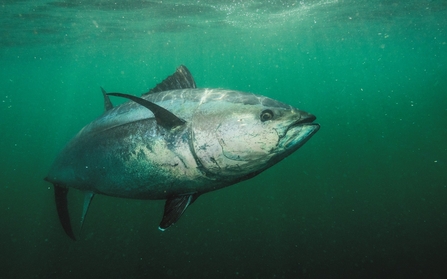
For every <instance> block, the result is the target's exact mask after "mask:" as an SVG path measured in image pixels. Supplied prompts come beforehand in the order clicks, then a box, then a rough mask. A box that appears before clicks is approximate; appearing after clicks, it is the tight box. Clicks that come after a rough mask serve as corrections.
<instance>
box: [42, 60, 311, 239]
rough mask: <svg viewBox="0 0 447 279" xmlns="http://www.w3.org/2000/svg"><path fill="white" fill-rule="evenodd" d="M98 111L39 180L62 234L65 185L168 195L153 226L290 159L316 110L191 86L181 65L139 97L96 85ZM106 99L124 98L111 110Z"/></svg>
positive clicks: (89, 193) (135, 195)
mask: <svg viewBox="0 0 447 279" xmlns="http://www.w3.org/2000/svg"><path fill="white" fill-rule="evenodd" d="M101 90H102V93H103V96H104V107H105V112H104V113H103V114H102V115H101V116H100V117H99V118H97V119H96V120H94V121H93V122H91V123H90V124H88V125H87V126H85V127H84V128H83V129H82V130H81V131H80V132H79V133H78V134H77V135H76V136H75V137H74V138H73V139H72V140H71V141H70V142H69V143H68V144H67V145H66V146H65V148H64V149H63V150H62V151H61V152H60V154H59V155H58V156H57V158H56V159H55V161H54V163H53V165H52V167H51V169H50V171H49V173H48V175H47V176H46V177H45V180H46V181H48V182H50V183H52V184H53V185H54V194H55V201H56V208H57V212H58V216H59V220H60V222H61V224H62V227H63V229H64V230H65V232H66V234H67V235H68V236H69V237H71V238H72V239H75V235H74V233H73V229H72V226H71V222H70V215H69V212H68V201H67V194H68V190H69V189H70V188H75V189H78V190H80V191H82V192H84V194H85V199H84V207H83V213H82V216H81V227H82V224H83V222H84V219H85V216H86V214H87V210H88V207H89V205H90V202H91V200H92V198H93V196H94V195H96V194H103V195H108V196H113V197H122V198H131V199H148V200H158V199H163V200H166V203H165V208H164V214H163V218H162V220H161V223H160V226H159V229H160V230H165V229H166V228H168V227H169V226H171V225H172V224H174V223H175V222H177V221H178V219H179V218H180V216H181V215H182V214H183V213H184V212H185V210H186V208H187V207H188V206H189V205H191V204H192V203H193V202H194V201H195V200H196V199H197V198H198V197H199V196H200V195H202V194H204V193H207V192H210V191H214V190H218V189H221V188H223V187H226V186H230V185H233V184H235V183H238V182H240V181H243V180H246V179H249V178H252V177H254V176H256V175H258V174H259V173H261V172H263V171H264V170H266V169H268V168H270V167H271V166H273V165H274V164H276V163H278V162H279V161H281V160H282V159H284V158H285V157H287V156H289V155H290V154H292V153H293V152H295V151H296V150H297V149H298V148H300V147H301V146H302V145H303V144H304V143H305V142H307V140H309V139H310V138H311V137H312V136H313V135H314V134H315V133H316V132H317V131H318V130H319V128H320V126H319V125H318V124H317V123H314V122H313V121H314V120H315V116H314V115H312V114H309V113H307V112H304V111H302V110H298V109H296V108H294V107H292V106H290V105H287V104H284V103H281V102H279V101H276V100H274V99H270V98H268V97H264V96H260V95H255V94H252V93H245V92H239V91H233V90H223V89H208V88H203V89H199V88H196V83H195V81H194V79H193V77H192V75H191V74H190V72H189V71H188V69H187V68H186V67H185V66H180V67H178V68H177V71H176V72H175V73H174V74H173V75H171V76H169V77H168V78H166V79H165V80H164V81H163V82H161V83H160V84H158V85H157V86H156V87H155V88H154V89H152V90H150V91H149V92H147V93H145V94H143V95H142V96H141V97H136V96H132V95H128V94H123V93H107V92H106V91H105V90H104V89H102V88H101ZM109 96H116V97H122V98H127V99H130V101H129V102H126V103H124V104H121V105H119V106H116V107H113V105H112V102H111V101H110V99H109Z"/></svg>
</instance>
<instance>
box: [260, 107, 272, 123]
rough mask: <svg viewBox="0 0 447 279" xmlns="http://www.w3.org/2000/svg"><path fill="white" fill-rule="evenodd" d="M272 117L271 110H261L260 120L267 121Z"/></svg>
mask: <svg viewBox="0 0 447 279" xmlns="http://www.w3.org/2000/svg"><path fill="white" fill-rule="evenodd" d="M272 118H273V111H271V110H269V109H266V110H263V111H262V112H261V121H262V122H264V121H268V120H271V119H272Z"/></svg>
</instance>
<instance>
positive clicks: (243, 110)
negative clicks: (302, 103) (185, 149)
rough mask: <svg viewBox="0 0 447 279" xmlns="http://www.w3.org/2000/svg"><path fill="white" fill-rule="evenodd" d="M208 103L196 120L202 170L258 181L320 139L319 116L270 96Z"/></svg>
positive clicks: (235, 95)
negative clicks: (256, 177) (316, 136)
mask: <svg viewBox="0 0 447 279" xmlns="http://www.w3.org/2000/svg"><path fill="white" fill-rule="evenodd" d="M221 94H222V97H221V98H220V100H215V99H214V98H210V99H213V100H211V101H208V102H202V103H201V105H200V106H199V108H198V109H197V111H196V112H195V113H194V116H193V120H192V127H193V133H192V135H193V136H192V137H193V138H192V144H193V148H194V152H195V154H196V157H197V159H198V161H199V163H200V164H201V166H202V167H203V168H204V169H205V170H206V171H207V172H208V173H211V174H213V175H218V176H219V177H223V176H224V177H227V178H229V179H238V178H241V180H243V179H244V177H246V178H249V177H252V176H254V175H256V174H258V173H260V172H262V171H263V170H265V169H267V168H269V167H271V166H272V165H274V164H276V163H277V162H279V161H281V160H282V159H284V158H285V157H287V156H288V155H290V154H291V153H293V152H294V151H296V150H297V149H298V148H299V147H301V146H302V145H303V144H304V143H305V142H306V141H307V140H308V139H310V138H311V137H312V135H314V134H315V133H316V132H317V131H318V129H319V127H320V126H319V125H318V124H316V123H313V121H314V120H315V119H316V117H315V116H314V115H312V114H309V113H307V112H305V111H302V110H299V109H296V108H294V107H292V106H290V105H287V104H284V103H281V102H279V101H276V100H274V99H271V98H267V97H264V96H259V95H254V94H249V93H243V92H235V91H231V92H226V93H221Z"/></svg>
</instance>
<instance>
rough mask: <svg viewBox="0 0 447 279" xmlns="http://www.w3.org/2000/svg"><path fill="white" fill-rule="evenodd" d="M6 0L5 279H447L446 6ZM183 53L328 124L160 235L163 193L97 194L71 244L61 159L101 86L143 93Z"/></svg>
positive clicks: (209, 74)
mask: <svg viewBox="0 0 447 279" xmlns="http://www.w3.org/2000/svg"><path fill="white" fill-rule="evenodd" d="M0 3H1V5H0V11H1V15H2V16H1V19H0V22H1V26H2V27H1V30H0V33H1V41H0V57H1V67H0V88H1V90H0V113H1V114H0V125H1V126H0V127H1V137H0V166H1V172H0V178H1V181H2V183H1V184H0V228H1V229H0V247H1V249H0V258H1V259H0V270H1V272H0V278H445V274H447V273H446V272H447V268H446V267H445V260H446V259H447V234H446V229H447V205H446V201H447V145H446V140H447V128H446V127H447V75H446V73H447V4H446V2H445V1H428V0H425V1H378V0H376V1H366V0H365V1H336V0H334V1H270V2H269V1H257V2H255V1H227V2H226V1H200V2H195V1H191V2H181V3H177V4H176V2H175V1H163V2H149V1H88V2H83V1H1V2H0ZM180 64H185V65H186V66H188V68H189V69H190V70H191V72H192V73H193V75H194V76H195V79H196V82H197V85H198V86H199V87H220V88H228V89H237V90H242V91H250V92H254V93H258V94H262V95H267V96H269V97H272V98H275V99H278V100H281V101H284V102H287V103H290V104H292V105H294V106H296V107H298V108H301V109H303V110H306V111H309V112H312V113H313V114H315V115H316V116H317V117H318V122H319V123H320V124H321V130H320V131H319V132H318V133H317V134H316V135H315V136H314V137H313V138H312V139H311V140H310V141H309V142H308V143H307V144H306V145H305V146H303V147H302V148H301V149H300V150H298V151H297V152H296V153H295V154H293V155H292V156H290V157H288V158H287V159H285V160H284V161H282V162H281V163H279V164H278V165H276V166H274V167H273V168H271V169H269V170H267V171H266V172H264V173H262V174H261V175H259V176H258V177H255V178H254V179H251V180H249V181H246V182H243V183H240V184H238V185H235V186H232V187H229V188H225V189H222V190H219V191H216V192H211V193H209V194H206V195H204V196H202V197H200V199H198V200H197V202H196V203H194V205H193V206H191V207H190V208H189V209H188V211H187V212H186V213H185V215H184V216H183V217H182V219H181V220H180V221H179V222H178V223H177V224H176V225H175V226H173V227H172V228H170V229H169V230H167V231H166V232H160V231H159V230H157V226H158V223H159V221H160V218H161V215H162V211H163V204H164V203H163V201H137V200H126V199H118V198H112V197H106V196H97V197H95V200H94V201H93V204H92V206H91V208H90V211H89V216H88V217H87V220H86V222H85V225H84V228H83V231H82V233H81V237H80V240H79V241H76V242H73V241H71V240H70V239H69V238H68V237H67V236H66V235H65V234H64V232H63V230H62V229H61V227H60V224H59V221H58V219H57V214H56V211H55V205H54V202H53V192H52V187H51V185H50V184H48V183H46V182H44V181H43V177H44V176H45V175H46V173H47V171H48V169H49V167H50V165H51V163H52V161H53V159H54V158H55V156H56V155H57V153H58V152H59V151H60V150H61V149H62V147H63V146H64V145H65V144H66V142H67V141H68V140H69V139H70V138H71V137H72V136H73V135H74V134H75V133H76V132H77V131H78V130H79V129H80V128H82V127H83V126H84V125H85V124H87V123H88V122H90V121H91V120H93V119H94V118H95V117H97V116H99V115H100V114H101V113H102V111H103V104H102V96H101V93H100V90H99V86H103V87H104V88H105V89H106V90H110V91H122V92H127V93H131V94H140V93H143V92H146V91H147V90H148V89H149V88H151V87H153V86H154V85H155V84H156V83H157V82H159V81H161V80H162V79H163V78H164V77H166V76H167V75H169V74H171V73H172V72H173V71H174V70H175V68H176V67H177V66H178V65H180ZM69 198H70V209H71V212H72V216H73V219H74V222H77V220H79V219H77V218H78V217H77V216H80V213H81V206H82V195H81V193H79V192H77V191H71V192H70V197H69ZM75 228H78V226H75ZM76 233H79V232H78V231H77V232H76Z"/></svg>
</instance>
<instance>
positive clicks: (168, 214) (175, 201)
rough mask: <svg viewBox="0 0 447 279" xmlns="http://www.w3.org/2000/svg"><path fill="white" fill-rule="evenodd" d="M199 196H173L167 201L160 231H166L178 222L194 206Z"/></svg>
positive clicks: (194, 194)
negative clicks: (187, 209)
mask: <svg viewBox="0 0 447 279" xmlns="http://www.w3.org/2000/svg"><path fill="white" fill-rule="evenodd" d="M198 196H199V195H198V194H197V193H193V194H187V195H181V196H173V197H171V198H169V199H167V200H166V203H165V211H164V214H163V219H162V220H161V222H160V226H159V227H158V229H159V230H161V231H164V230H166V229H167V228H168V227H170V226H171V225H172V224H174V223H175V222H177V221H178V219H180V217H181V216H182V214H183V212H185V210H186V208H188V206H189V205H190V204H192V203H193V202H194V201H195V200H196V199H197V197H198Z"/></svg>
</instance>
